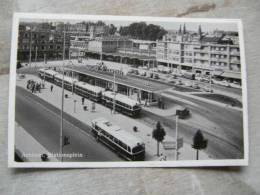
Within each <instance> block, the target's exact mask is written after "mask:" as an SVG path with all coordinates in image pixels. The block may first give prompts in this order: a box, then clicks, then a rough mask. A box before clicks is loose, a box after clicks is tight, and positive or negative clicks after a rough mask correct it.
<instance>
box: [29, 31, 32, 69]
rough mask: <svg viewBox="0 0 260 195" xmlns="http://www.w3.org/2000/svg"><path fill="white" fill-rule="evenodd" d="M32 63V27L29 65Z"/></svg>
mask: <svg viewBox="0 0 260 195" xmlns="http://www.w3.org/2000/svg"><path fill="white" fill-rule="evenodd" d="M31 63H32V29H30V53H29V66H30V67H31Z"/></svg>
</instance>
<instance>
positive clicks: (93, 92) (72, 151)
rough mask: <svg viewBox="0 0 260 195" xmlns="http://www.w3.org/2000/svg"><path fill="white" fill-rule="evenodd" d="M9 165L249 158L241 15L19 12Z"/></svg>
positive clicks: (172, 163)
mask: <svg viewBox="0 0 260 195" xmlns="http://www.w3.org/2000/svg"><path fill="white" fill-rule="evenodd" d="M9 89H10V90H9V91H10V92H9V93H10V94H9V124H8V125H9V126H8V166H9V167H30V168H31V167H88V168H104V167H197V166H247V165H248V110H247V79H246V64H245V52H244V37H243V26H242V21H241V20H240V19H207V18H196V19H195V18H172V17H134V16H106V15H64V14H42V13H15V14H14V16H13V28H12V48H11V64H10V88H9Z"/></svg>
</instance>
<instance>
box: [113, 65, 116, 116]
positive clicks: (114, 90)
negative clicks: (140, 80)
mask: <svg viewBox="0 0 260 195" xmlns="http://www.w3.org/2000/svg"><path fill="white" fill-rule="evenodd" d="M113 92H114V99H113V114H115V112H116V72H115V70H114V87H113Z"/></svg>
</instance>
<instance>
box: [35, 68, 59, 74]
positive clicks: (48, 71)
mask: <svg viewBox="0 0 260 195" xmlns="http://www.w3.org/2000/svg"><path fill="white" fill-rule="evenodd" d="M39 71H42V72H45V73H48V74H50V75H55V74H58V72H56V71H54V70H52V69H45V68H41V69H39Z"/></svg>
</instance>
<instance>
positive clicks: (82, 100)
mask: <svg viewBox="0 0 260 195" xmlns="http://www.w3.org/2000/svg"><path fill="white" fill-rule="evenodd" d="M81 102H82V105H84V102H85V98H84V97H82V98H81Z"/></svg>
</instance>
